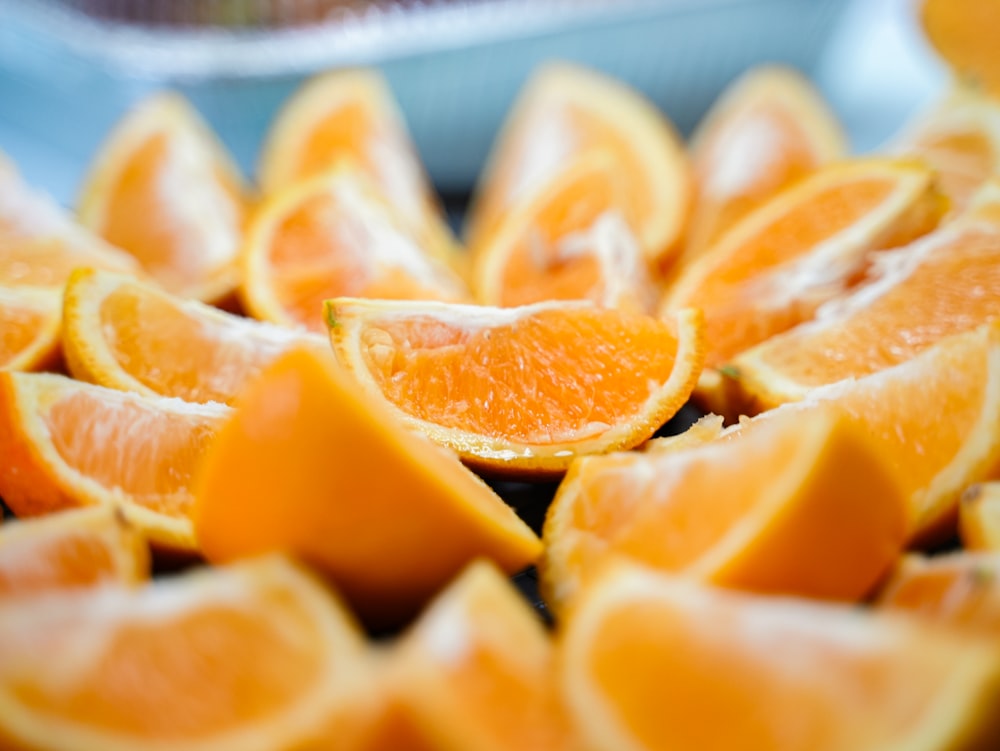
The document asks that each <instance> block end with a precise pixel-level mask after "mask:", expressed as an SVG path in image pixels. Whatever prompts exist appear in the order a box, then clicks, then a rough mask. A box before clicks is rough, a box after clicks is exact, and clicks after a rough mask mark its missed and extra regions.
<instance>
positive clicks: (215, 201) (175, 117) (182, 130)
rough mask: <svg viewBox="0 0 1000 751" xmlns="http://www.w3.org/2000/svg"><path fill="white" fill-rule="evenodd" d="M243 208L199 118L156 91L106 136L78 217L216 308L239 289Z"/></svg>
mask: <svg viewBox="0 0 1000 751" xmlns="http://www.w3.org/2000/svg"><path fill="white" fill-rule="evenodd" d="M248 202H249V199H248V191H247V188H246V186H245V185H244V183H243V180H242V178H241V177H240V175H239V172H238V170H237V168H236V166H235V165H234V164H233V163H232V161H231V159H230V157H229V156H228V154H226V152H225V148H224V147H223V145H222V144H221V143H220V142H219V141H218V139H217V138H216V137H215V135H214V134H213V133H212V132H211V130H209V128H208V126H207V125H206V124H205V123H204V122H203V121H202V120H201V118H200V117H199V116H198V113H197V112H195V110H194V109H193V108H192V107H191V105H190V104H188V102H187V101H186V100H185V99H183V98H182V97H181V96H180V95H177V94H158V95H155V96H152V97H150V98H148V99H146V100H144V101H142V102H140V103H139V104H138V105H137V106H136V107H135V108H134V109H133V110H132V111H130V112H129V113H128V114H127V115H126V116H125V118H124V119H123V120H122V121H121V122H120V123H119V124H118V126H117V127H116V128H115V129H114V130H113V131H112V132H111V134H110V135H109V136H108V138H107V140H106V142H105V144H104V146H103V147H102V148H101V150H100V152H99V153H98V154H97V156H96V157H95V159H94V162H93V164H92V166H91V168H90V173H89V174H88V176H87V178H86V180H85V182H84V185H83V189H82V191H81V196H80V205H79V215H80V221H81V222H83V224H84V225H86V226H87V227H89V228H90V229H91V230H93V231H94V232H96V233H97V234H99V235H101V236H102V237H104V238H105V239H106V240H107V241H108V242H110V243H111V244H112V245H116V246H117V247H119V248H122V249H123V250H126V251H128V252H129V253H131V254H132V255H133V256H135V257H136V258H137V259H138V260H139V262H140V263H141V264H142V266H143V268H144V269H145V270H146V271H147V272H148V273H149V274H150V276H152V277H153V278H154V279H156V280H157V281H158V282H159V283H160V284H162V285H163V286H164V288H166V289H167V290H168V291H170V292H172V293H174V294H177V295H182V296H184V297H194V298H198V299H200V300H204V301H206V302H221V301H223V300H225V299H226V298H227V297H228V296H229V295H230V294H231V293H232V292H233V291H234V289H235V288H236V282H237V274H238V272H237V266H236V258H237V254H238V252H239V247H240V239H241V236H242V231H243V224H244V222H245V220H246V213H247V209H248Z"/></svg>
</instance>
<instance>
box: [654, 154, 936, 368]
mask: <svg viewBox="0 0 1000 751" xmlns="http://www.w3.org/2000/svg"><path fill="white" fill-rule="evenodd" d="M939 209H940V200H939V198H938V196H937V194H936V193H935V192H934V190H933V173H932V172H931V171H930V170H929V169H927V168H925V167H923V166H921V165H919V164H917V163H911V162H897V161H889V160H884V159H869V160H859V161H855V162H846V163H840V164H836V165H831V166H828V167H826V168H824V169H821V170H818V171H817V172H814V173H813V174H812V175H811V176H810V177H807V178H805V179H804V180H801V181H800V182H798V183H795V184H794V185H793V186H792V187H791V188H789V189H787V190H785V191H783V192H782V193H780V194H779V195H778V196H777V197H775V198H774V199H772V200H771V201H768V202H767V203H766V204H764V205H763V206H761V207H760V208H758V209H757V210H756V211H753V212H751V213H750V214H749V215H747V216H746V217H745V218H744V219H743V220H742V221H741V222H739V223H738V224H737V225H736V226H734V227H733V228H732V229H730V230H729V231H728V232H726V233H725V234H724V235H723V236H722V237H721V238H720V239H719V240H718V241H717V242H716V243H715V245H713V246H712V247H711V248H710V249H708V250H706V251H705V252H704V253H703V254H702V255H701V257H700V258H699V259H698V261H697V262H695V263H693V264H692V265H691V266H689V267H688V268H687V269H686V270H685V271H684V272H683V273H682V274H681V275H680V277H678V279H677V280H676V283H675V284H674V285H673V286H672V287H671V288H670V289H668V294H667V296H666V298H665V300H664V304H663V311H664V312H670V311H675V310H679V309H681V308H685V307H692V306H693V307H700V308H701V309H702V310H704V312H705V321H706V335H705V336H706V341H707V343H708V355H707V360H706V365H707V366H709V367H713V368H714V367H718V366H720V365H723V364H724V363H725V362H727V361H729V360H730V359H732V358H733V357H734V356H735V355H736V354H738V353H740V352H742V351H744V350H746V349H749V348H750V347H752V346H753V345H755V344H759V343H760V342H761V341H763V340H765V339H767V338H768V337H770V336H774V335H775V334H779V333H781V332H782V331H786V330H788V329H790V328H791V327H792V326H794V325H796V324H798V323H801V322H803V321H807V320H809V319H810V318H811V317H812V316H813V314H814V313H815V311H816V309H817V308H818V307H819V306H820V305H821V304H822V303H824V302H826V301H827V300H829V299H831V298H832V297H834V296H836V295H837V294H838V293H841V292H843V291H844V289H845V288H846V287H847V285H848V282H849V281H850V280H851V278H852V277H853V276H854V275H856V274H858V273H859V272H860V271H862V270H863V269H864V266H865V262H866V259H867V257H868V254H869V252H870V251H872V250H874V249H877V248H884V247H891V246H893V245H897V244H901V243H903V242H905V241H908V240H911V239H913V238H914V237H916V236H919V235H921V234H923V233H924V232H926V231H927V230H929V229H930V228H931V227H932V226H933V224H934V223H935V222H936V221H937V219H938V216H939Z"/></svg>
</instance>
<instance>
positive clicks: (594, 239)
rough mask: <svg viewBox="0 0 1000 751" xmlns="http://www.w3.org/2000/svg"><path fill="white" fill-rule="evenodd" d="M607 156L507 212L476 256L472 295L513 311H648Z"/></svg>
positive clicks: (593, 157) (649, 294)
mask: <svg viewBox="0 0 1000 751" xmlns="http://www.w3.org/2000/svg"><path fill="white" fill-rule="evenodd" d="M623 183H624V181H623V179H622V176H621V175H620V174H618V170H617V163H616V162H615V161H614V157H613V155H612V154H611V153H609V152H604V151H594V152H589V153H587V154H585V155H583V156H581V157H580V158H579V159H577V160H576V161H575V162H574V163H573V165H572V166H570V167H568V168H567V169H566V170H565V171H564V172H560V173H558V174H557V176H556V177H555V179H554V180H552V182H551V183H550V184H549V185H547V186H545V187H544V188H543V189H541V190H540V191H539V192H538V193H528V194H527V198H526V200H524V201H523V202H522V203H521V204H520V205H519V206H515V207H514V208H512V209H511V211H510V213H509V214H508V215H507V216H506V217H505V218H504V220H503V221H501V222H500V223H499V224H498V226H497V229H496V231H495V232H494V233H492V234H491V236H490V237H489V238H488V239H487V240H486V241H485V242H484V244H483V245H482V246H480V247H479V248H478V249H477V252H476V258H475V263H474V272H473V273H474V279H475V287H476V296H477V298H478V299H479V301H480V302H482V303H484V304H486V305H499V306H502V307H513V306H517V305H529V304H531V303H536V302H544V301H546V300H592V301H593V302H595V303H597V304H599V305H604V306H607V307H611V308H623V309H630V310H633V311H637V312H649V311H650V310H652V308H653V304H654V302H655V298H654V295H655V288H654V287H653V282H652V279H651V277H650V274H649V272H648V270H647V268H646V260H645V256H644V254H643V252H642V248H641V247H640V246H639V242H638V240H637V238H636V236H635V233H634V232H633V230H632V224H631V219H630V217H629V216H628V215H627V204H626V202H625V200H624V195H625V192H626V191H625V186H624V184H623Z"/></svg>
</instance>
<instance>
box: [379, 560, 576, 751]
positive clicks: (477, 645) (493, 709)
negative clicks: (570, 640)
mask: <svg viewBox="0 0 1000 751" xmlns="http://www.w3.org/2000/svg"><path fill="white" fill-rule="evenodd" d="M553 652H554V650H553V648H552V642H551V639H550V637H549V635H548V634H547V633H546V631H545V628H544V626H543V625H542V622H541V620H540V619H539V618H538V616H537V615H536V614H535V613H534V612H532V610H531V608H530V606H529V605H528V604H527V602H525V600H524V598H523V597H522V596H521V594H520V593H519V592H518V591H517V590H516V589H515V588H514V587H513V586H512V585H511V583H510V582H509V581H508V580H507V579H506V578H505V577H504V576H503V574H502V573H501V572H500V571H499V570H498V569H497V568H496V567H495V566H493V565H491V564H489V563H485V562H477V563H474V564H472V565H470V566H469V568H467V569H466V570H465V571H464V572H463V573H462V575H461V576H459V577H458V578H457V579H456V580H455V581H454V582H453V583H452V584H450V585H449V586H448V588H447V589H445V590H444V591H443V592H442V593H441V594H440V595H438V597H437V598H435V600H434V602H432V603H431V605H430V606H429V607H428V608H427V610H425V611H424V613H423V614H422V615H421V616H420V618H419V620H418V621H417V622H416V623H415V624H414V625H413V626H412V627H411V628H410V629H409V630H408V631H407V632H406V633H404V634H403V636H402V637H401V640H400V643H399V644H397V645H396V646H395V647H393V648H392V651H391V652H390V654H389V656H388V660H389V662H390V666H389V673H390V676H391V680H390V681H389V685H390V686H391V693H392V695H393V697H394V699H395V701H396V702H397V704H398V705H399V708H400V711H401V713H402V715H403V717H404V718H405V720H406V721H408V722H409V723H410V725H411V727H413V728H415V729H416V732H417V733H418V734H419V735H420V736H421V737H422V738H424V739H426V740H425V744H426V746H427V747H428V748H435V749H438V750H439V751H509V749H546V750H547V751H557V750H558V749H570V748H577V746H575V745H573V744H572V736H571V729H570V726H569V722H568V719H567V717H566V715H565V711H564V709H563V707H562V705H561V702H560V697H559V695H558V692H557V688H556V681H555V659H554V654H553Z"/></svg>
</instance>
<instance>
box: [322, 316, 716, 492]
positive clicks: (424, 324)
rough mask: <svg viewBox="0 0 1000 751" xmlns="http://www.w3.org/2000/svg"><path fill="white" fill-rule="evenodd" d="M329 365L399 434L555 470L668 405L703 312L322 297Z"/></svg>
mask: <svg viewBox="0 0 1000 751" xmlns="http://www.w3.org/2000/svg"><path fill="white" fill-rule="evenodd" d="M327 320H328V322H329V325H330V340H331V342H332V343H333V349H334V352H335V354H336V355H337V358H338V360H339V361H340V362H341V363H342V364H343V365H345V366H346V367H347V368H348V369H349V370H350V371H351V372H352V373H353V374H354V376H355V377H356V378H357V379H358V381H359V382H360V383H361V385H362V387H363V388H364V389H365V391H367V392H368V393H369V394H371V395H373V396H374V397H376V398H378V399H380V400H382V401H384V402H386V403H387V404H388V405H389V406H390V409H391V411H392V412H393V413H395V414H396V415H398V416H399V417H400V418H401V419H402V420H403V421H404V422H405V423H406V424H407V425H408V426H410V427H412V428H415V429H418V430H420V431H422V432H423V433H424V434H425V435H428V436H430V437H431V438H433V439H434V440H435V441H437V442H438V443H440V444H442V445H444V446H448V447H450V448H452V449H454V450H455V451H457V452H458V454H459V456H461V457H462V459H463V461H465V462H466V463H468V464H470V465H471V466H474V467H477V468H480V469H482V470H485V471H489V472H494V473H503V474H526V475H539V476H541V475H558V474H561V473H562V472H564V471H565V470H566V468H567V467H568V466H569V464H570V462H571V461H572V459H573V457H575V456H579V455H582V454H593V453H604V452H607V451H612V450H615V449H618V448H631V447H632V446H636V445H638V444H639V443H642V442H643V441H644V440H646V439H647V438H649V437H650V436H651V435H652V434H653V433H654V432H655V431H656V429H657V428H659V427H660V426H661V425H662V424H663V423H664V422H666V421H667V420H668V419H669V418H670V417H672V416H673V415H674V413H675V412H677V410H678V409H680V408H681V407H682V406H683V405H684V403H685V401H687V398H688V396H689V394H690V393H691V390H692V388H693V386H694V384H695V382H696V380H697V378H698V374H699V373H700V371H701V357H702V351H703V347H704V340H703V338H702V337H703V334H702V325H701V317H700V315H699V314H698V312H697V311H682V312H681V313H679V314H678V316H677V318H676V320H675V324H676V325H673V326H672V325H668V324H667V323H665V322H662V321H658V320H656V319H654V318H650V317H648V316H644V315H639V314H629V313H624V312H620V311H617V310H611V309H605V308H598V307H595V306H591V305H588V304H584V303H572V302H570V303H566V302H563V303H538V304H536V305H527V306H523V307H520V308H488V307H475V306H470V305H455V304H448V303H422V302H383V301H372V300H356V299H339V300H331V301H329V302H328V303H327Z"/></svg>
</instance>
